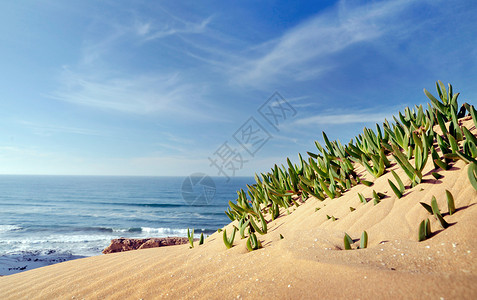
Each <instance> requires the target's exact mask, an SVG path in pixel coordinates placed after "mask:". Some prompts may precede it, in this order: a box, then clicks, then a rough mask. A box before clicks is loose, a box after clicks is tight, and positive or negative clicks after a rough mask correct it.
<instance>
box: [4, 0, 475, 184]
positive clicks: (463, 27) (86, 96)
mask: <svg viewBox="0 0 477 300" xmlns="http://www.w3.org/2000/svg"><path fill="white" fill-rule="evenodd" d="M476 15H477V4H476V2H475V1H436V0H433V1H422V0H419V1H417V0H416V1H412V0H391V1H300V2H298V1H294V2H292V1H134V2H130V1H3V2H2V4H0V66H1V69H0V174H79V175H188V174H190V173H193V172H203V173H207V174H209V175H217V174H218V173H219V171H218V169H217V167H215V166H214V165H212V166H211V161H210V159H209V158H211V159H212V160H214V159H215V160H216V161H218V160H217V159H218V154H217V153H221V154H223V155H225V154H226V153H225V152H221V150H224V149H232V150H233V151H234V152H227V154H230V155H229V157H233V158H234V160H233V163H232V164H229V165H227V166H228V168H227V167H226V166H225V165H223V164H222V167H224V173H226V174H228V175H230V176H233V175H235V176H249V175H253V173H255V172H262V171H266V170H268V169H269V168H270V167H272V166H273V164H275V163H279V164H281V163H284V162H285V159H286V157H292V158H296V157H297V154H298V153H299V152H301V153H305V154H306V151H314V148H315V147H314V141H315V140H318V141H321V140H322V137H321V132H322V131H325V132H327V134H328V136H329V137H330V138H332V139H340V140H341V141H342V142H348V141H349V139H350V138H352V137H354V136H355V135H357V134H359V133H360V132H361V131H362V129H363V127H364V126H374V124H375V123H376V122H382V121H383V120H384V118H386V117H387V118H389V117H390V116H391V115H393V114H395V113H397V112H398V111H399V110H402V109H403V108H404V107H405V106H411V105H415V104H424V103H426V102H427V100H426V97H425V96H424V94H423V92H422V89H423V88H427V89H429V90H431V91H434V90H435V87H434V83H435V81H436V80H439V79H440V80H442V81H443V82H446V83H447V82H451V83H452V84H453V86H454V89H455V90H456V91H459V92H461V98H460V101H461V102H462V101H467V102H469V103H474V104H475V103H476V101H475V99H477V85H476V80H477V68H476V67H477V66H476V65H477V47H476V45H477V22H476V21H475V16H476ZM275 92H278V93H279V94H280V95H281V96H282V97H283V98H284V99H285V100H286V101H287V103H288V104H289V105H291V107H292V108H293V109H294V111H295V113H294V114H290V115H285V116H284V118H283V119H281V120H280V122H279V124H278V126H277V127H274V126H272V125H271V124H270V123H268V122H267V121H266V119H265V118H264V116H263V115H261V114H260V112H259V111H258V109H259V108H260V107H261V106H262V105H263V104H264V103H265V102H266V101H267V100H268V99H269V98H270V97H271V96H272V95H273V94H274V93H275ZM270 103H271V102H270ZM270 103H269V104H270ZM289 112H290V110H289ZM251 117H252V118H253V120H255V123H254V124H257V123H258V124H259V125H260V126H261V128H262V133H263V132H266V133H267V135H266V137H267V139H266V140H263V141H264V142H263V143H262V142H260V143H259V144H251V141H248V146H253V145H255V146H256V145H259V146H260V148H259V149H256V151H255V152H253V155H251V154H250V153H249V152H247V151H246V150H245V149H244V148H243V147H242V145H243V146H245V147H248V146H247V143H246V142H244V141H243V140H242V143H239V142H240V140H239V141H237V140H236V139H234V134H235V137H236V136H237V135H236V133H237V132H239V129H240V128H246V126H245V127H244V124H245V125H247V124H250V123H247V121H249V119H250V118H251ZM257 141H258V140H257ZM224 143H227V144H226V146H228V147H229V148H226V147H225V146H224ZM218 150H219V151H218ZM232 154H233V156H232ZM222 162H224V161H222ZM226 162H228V163H230V162H231V161H230V159H229V160H227V161H226ZM240 162H241V163H240ZM217 164H218V165H220V164H219V163H217ZM231 168H235V169H236V170H234V171H232V170H231ZM233 172H235V174H233ZM222 175H223V174H222Z"/></svg>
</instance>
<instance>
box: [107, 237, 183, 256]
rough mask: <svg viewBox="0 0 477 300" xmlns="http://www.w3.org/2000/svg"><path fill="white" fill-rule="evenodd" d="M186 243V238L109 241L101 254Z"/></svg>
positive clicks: (120, 239)
mask: <svg viewBox="0 0 477 300" xmlns="http://www.w3.org/2000/svg"><path fill="white" fill-rule="evenodd" d="M188 242H189V239H187V238H186V237H165V238H148V239H127V238H119V239H113V240H111V244H110V245H109V246H108V247H107V248H106V249H104V250H103V254H108V253H115V252H124V251H129V250H138V249H146V248H155V247H163V246H173V245H182V244H187V243H188Z"/></svg>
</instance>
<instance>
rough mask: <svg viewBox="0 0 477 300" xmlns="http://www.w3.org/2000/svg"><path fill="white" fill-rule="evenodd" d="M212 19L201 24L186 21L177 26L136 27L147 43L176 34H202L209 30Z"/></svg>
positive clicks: (148, 24) (144, 25) (144, 24)
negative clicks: (208, 26)
mask: <svg viewBox="0 0 477 300" xmlns="http://www.w3.org/2000/svg"><path fill="white" fill-rule="evenodd" d="M211 19H212V17H208V18H206V19H204V20H202V21H201V22H199V23H192V22H188V21H184V20H180V22H175V24H161V25H154V24H152V23H142V24H138V25H137V26H136V32H137V34H138V35H140V36H141V37H143V39H144V40H145V41H151V40H155V39H160V38H165V37H168V36H171V35H175V34H200V33H203V32H204V31H205V30H206V29H207V25H208V24H209V23H210V21H211Z"/></svg>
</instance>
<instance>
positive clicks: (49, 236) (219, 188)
mask: <svg viewBox="0 0 477 300" xmlns="http://www.w3.org/2000/svg"><path fill="white" fill-rule="evenodd" d="M184 180H185V178H181V177H108V176H13V175H3V176H0V258H2V257H3V258H4V260H3V261H2V260H1V259H0V269H1V267H2V266H1V264H2V262H3V264H4V266H3V267H4V269H5V268H7V266H6V265H5V261H6V260H5V258H10V260H11V258H15V259H16V260H23V261H30V260H35V259H36V260H38V261H39V260H42V259H43V260H44V259H45V257H46V258H47V259H46V260H47V261H50V262H52V263H53V262H56V261H64V260H68V259H73V258H76V257H83V256H92V255H98V254H101V251H102V250H103V249H104V248H105V247H107V246H108V245H109V243H110V240H111V239H113V238H119V237H134V238H144V237H165V236H187V228H191V229H192V228H195V232H196V237H198V235H199V234H200V232H204V234H211V233H213V232H214V231H216V230H217V229H218V228H220V227H222V226H224V225H225V224H228V223H229V222H230V220H229V219H228V218H227V216H226V215H225V213H224V210H225V209H226V207H227V206H228V201H229V200H233V199H236V198H237V194H236V191H237V190H238V189H240V188H245V187H246V184H251V183H253V181H254V180H253V178H248V177H247V178H244V177H240V178H232V179H231V181H230V182H229V183H227V182H226V181H225V178H221V177H214V178H212V181H213V182H214V183H215V186H216V189H215V196H214V197H213V198H209V199H208V201H202V202H201V201H197V202H195V204H193V205H190V202H191V201H190V197H189V199H187V197H186V200H188V201H185V200H184V198H183V195H182V190H183V182H184ZM209 183H210V182H209ZM189 187H190V186H189ZM202 188H203V187H201V185H200V184H198V185H193V191H190V190H189V194H190V193H200V191H201V189H202ZM206 192H207V193H208V195H209V196H213V195H214V190H213V189H211V188H210V187H207V191H206ZM189 196H190V195H189ZM202 200H203V199H202ZM188 202H189V203H188ZM207 202H208V203H207ZM17 265H18V264H17ZM20 265H21V264H20ZM15 268H18V267H10V268H7V269H10V271H14V270H13V269H15ZM19 268H20V269H21V268H22V267H21V266H20V267H19ZM28 268H29V267H28ZM28 268H27V269H28ZM17 271H18V270H17ZM4 273H5V272H4ZM7 273H8V272H7ZM10 273H12V272H10ZM0 275H4V274H1V270H0Z"/></svg>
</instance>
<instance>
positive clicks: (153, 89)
mask: <svg viewBox="0 0 477 300" xmlns="http://www.w3.org/2000/svg"><path fill="white" fill-rule="evenodd" d="M197 92H198V91H197V89H196V88H195V87H194V86H192V85H190V84H186V83H184V82H183V81H182V79H181V77H180V74H179V73H172V74H139V75H132V76H126V75H124V74H122V75H116V76H114V75H111V74H100V73H95V74H89V73H84V74H82V73H79V72H73V71H71V70H70V69H69V68H65V69H64V71H63V72H62V74H61V87H60V88H59V89H58V90H56V91H54V92H52V93H50V94H49V95H47V96H49V97H50V98H53V99H56V100H61V101H67V102H71V103H75V104H79V105H86V106H91V107H97V108H102V109H106V110H115V111H121V112H128V113H137V114H148V113H158V112H163V113H167V112H170V111H176V112H177V111H178V110H181V109H182V108H183V109H184V112H185V113H187V111H186V108H185V107H183V106H181V105H183V104H184V103H183V102H184V100H185V99H190V97H191V95H195V94H197Z"/></svg>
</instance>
